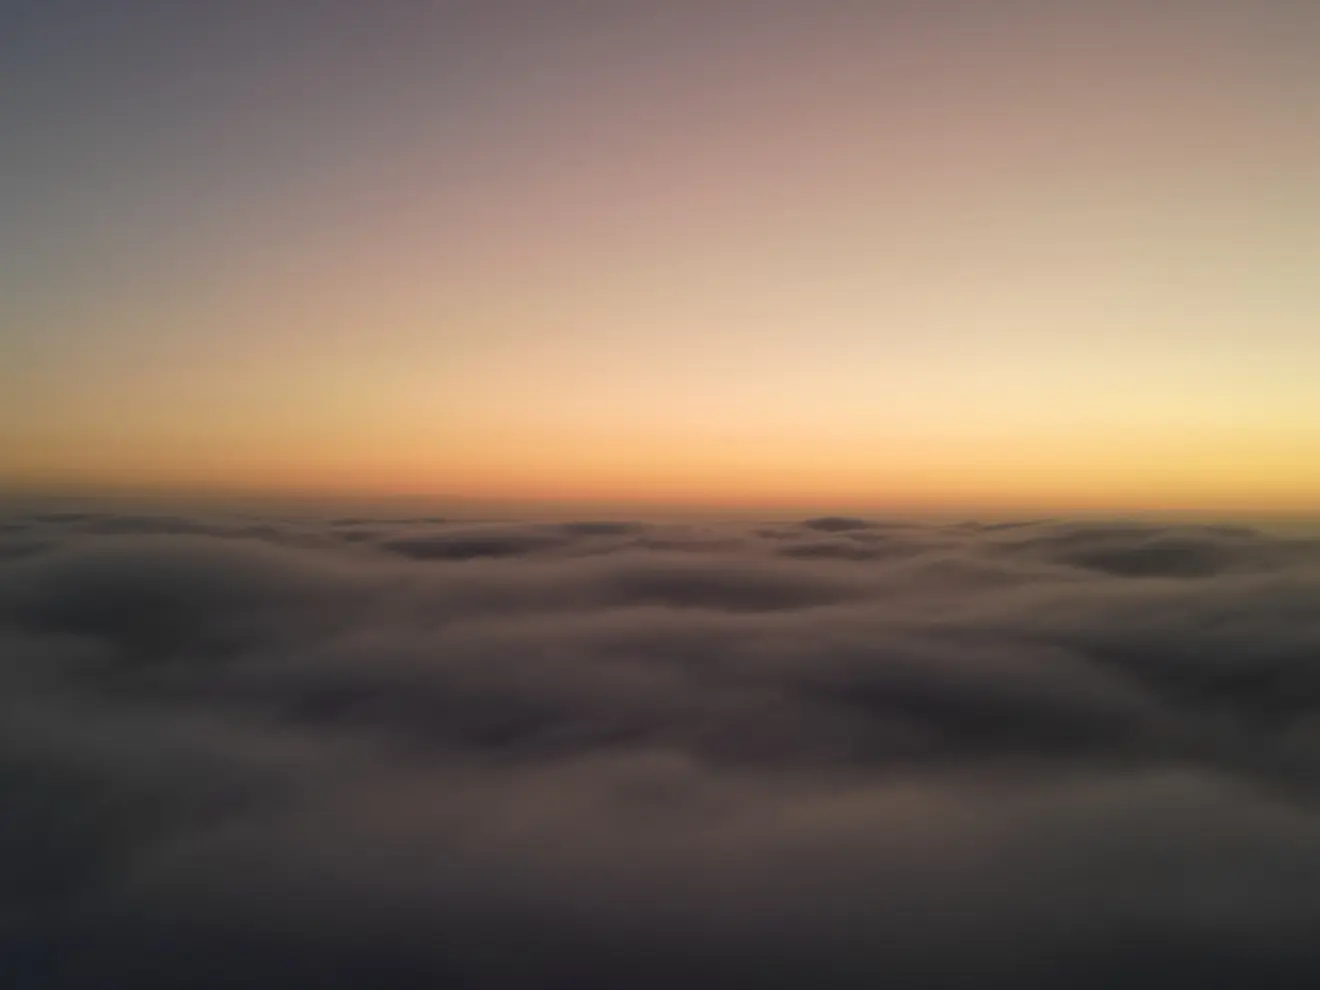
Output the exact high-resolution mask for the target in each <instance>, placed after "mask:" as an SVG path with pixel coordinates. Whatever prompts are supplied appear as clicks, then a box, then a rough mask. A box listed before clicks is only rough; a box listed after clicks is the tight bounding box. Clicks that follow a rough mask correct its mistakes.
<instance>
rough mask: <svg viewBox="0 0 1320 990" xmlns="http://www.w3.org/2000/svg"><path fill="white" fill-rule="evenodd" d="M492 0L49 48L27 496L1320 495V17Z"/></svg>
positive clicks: (31, 218)
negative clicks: (1315, 40)
mask: <svg viewBox="0 0 1320 990" xmlns="http://www.w3.org/2000/svg"><path fill="white" fill-rule="evenodd" d="M258 6H260V5H258ZM423 6H425V5H423ZM449 6H450V5H446V4H438V5H435V11H434V12H428V13H417V14H416V15H414V16H412V17H411V18H410V17H403V16H401V15H399V14H397V12H390V11H385V10H381V11H377V12H374V13H372V14H371V15H370V16H367V15H366V14H362V15H358V14H352V13H344V14H343V15H342V18H341V19H336V18H334V17H329V16H327V17H326V18H324V19H321V20H317V21H316V22H315V23H311V22H307V23H306V24H304V23H303V22H302V21H301V20H300V19H298V18H294V20H295V22H296V24H295V25H294V26H295V27H296V28H297V29H298V30H301V31H305V36H303V35H299V36H298V38H297V39H296V41H297V43H296V44H295V43H293V42H292V41H290V43H289V46H288V48H287V50H285V49H284V48H281V47H279V46H276V47H277V48H278V49H279V50H278V51H272V52H270V53H265V52H264V50H262V51H255V50H249V48H245V47H244V46H243V45H242V44H239V43H238V42H233V41H231V42H226V41H224V40H223V39H224V37H240V36H244V35H243V34H242V32H241V31H238V30H237V28H235V32H236V33H234V34H228V33H226V32H219V33H218V34H217V38H216V40H214V41H213V42H207V43H205V44H201V45H200V47H199V50H198V52H197V58H196V59H195V60H194V64H192V65H191V67H190V69H189V72H188V73H181V75H180V77H179V79H177V80H171V79H154V80H147V82H150V83H151V85H150V86H146V83H145V82H144V79H143V77H142V74H141V73H140V72H139V71H138V69H137V66H139V65H144V64H156V63H153V62H151V60H150V58H148V57H147V56H151V55H152V53H155V54H156V55H159V54H160V52H159V51H157V48H160V50H161V51H173V50H176V49H177V47H178V45H177V44H176V41H177V39H172V38H170V37H166V36H163V35H162V36H160V37H157V36H156V35H155V34H153V33H152V32H153V30H155V29H154V28H153V27H152V26H151V25H150V24H147V23H145V22H144V23H142V24H127V23H126V24H125V25H123V26H121V28H120V30H122V32H123V37H120V38H112V39H110V40H108V41H106V42H105V44H102V43H101V41H99V40H98V41H97V46H99V47H97V46H93V48H91V49H89V50H88V51H87V52H85V53H83V54H84V55H86V58H85V59H84V60H83V62H79V63H78V64H80V65H84V68H85V72H86V74H87V75H86V77H85V78H84V77H83V76H79V77H78V79H76V80H74V81H73V82H70V81H69V80H67V79H65V78H64V77H63V76H60V75H59V73H58V72H56V71H55V70H54V69H52V68H50V65H53V64H55V63H54V62H51V63H50V65H47V63H46V62H42V63H40V64H37V63H34V64H33V66H31V67H30V71H31V72H34V73H36V74H37V76H39V77H40V78H34V79H33V80H32V87H31V92H32V93H33V94H36V95H34V96H32V97H31V100H32V105H31V106H30V107H28V110H27V116H25V117H23V119H22V120H20V121H17V124H18V125H21V126H18V127H17V128H16V129H15V130H16V134H18V138H16V147H19V148H21V150H22V151H23V152H24V157H23V158H22V162H20V163H19V164H20V166H21V167H18V168H17V170H16V171H15V173H14V175H15V177H14V178H12V179H7V180H5V181H6V182H10V183H12V184H11V185H7V186H6V187H5V192H6V193H7V195H9V196H10V197H12V200H13V202H15V203H17V204H20V205H21V207H22V208H21V209H20V210H19V212H18V213H17V214H16V216H18V217H19V220H20V223H19V224H18V225H17V226H14V227H11V228H10V229H9V230H7V231H5V232H0V240H4V239H12V243H9V242H8V240H6V241H5V243H4V244H3V245H0V246H4V247H9V248H12V249H13V253H14V256H15V257H21V258H23V259H25V261H24V265H23V266H20V267H21V270H20V271H19V272H18V278H17V279H16V280H15V283H16V291H14V292H12V293H7V294H6V297H7V298H6V302H5V314H4V315H5V321H4V323H3V325H2V326H0V490H2V489H6V488H8V489H21V490H25V491H30V490H38V489H46V490H52V491H55V490H65V489H70V488H76V489H78V490H85V491H95V490H116V491H118V490H141V491H148V490H178V491H214V492H225V491H251V492H265V493H294V492H298V493H311V494H321V495H378V496H390V495H399V494H418V495H421V494H429V493H436V494H440V495H453V496H468V497H481V498H498V499H520V500H537V499H559V500H565V499H569V500H571V499H579V500H613V501H620V502H638V503H674V504H680V503H682V504H691V503H701V502H704V503H710V504H729V505H733V504H737V505H798V504H815V505H828V504H841V505H842V504H847V505H874V506H877V507H885V506H904V507H914V508H920V507H923V506H924V507H936V506H965V507H967V508H969V509H974V508H978V507H983V506H1004V507H1013V506H1022V507H1044V508H1058V509H1066V508H1071V507H1079V508H1080V507H1085V508H1104V507H1113V508H1116V509H1120V508H1122V509H1126V508H1160V507H1180V508H1215V507H1232V508H1247V509H1253V510H1254V509H1261V510H1271V509H1289V510H1292V509H1297V510H1301V509H1305V508H1308V507H1312V508H1313V507H1316V506H1320V467H1318V466H1317V465H1320V387H1318V386H1317V384H1316V383H1317V381H1320V330H1317V328H1318V327H1320V294H1317V292H1316V289H1315V278H1314V272H1315V271H1316V270H1317V266H1320V193H1318V192H1317V190H1318V189H1320V186H1317V184H1316V182H1315V177H1316V175H1318V174H1320V139H1318V138H1317V135H1320V59H1316V58H1314V57H1312V56H1313V54H1314V53H1313V52H1312V51H1310V50H1309V49H1308V46H1306V45H1304V44H1299V43H1298V41H1299V40H1300V39H1303V38H1306V37H1308V36H1309V37H1320V33H1316V32H1320V16H1318V15H1317V11H1320V7H1315V5H1301V4H1294V3H1287V2H1283V0H1259V2H1254V3H1247V2H1245V0H1243V2H1242V3H1236V2H1233V3H1225V4H1215V5H1206V4H1201V3H1194V2H1187V0H1170V2H1169V3H1168V4H1161V5H1153V6H1152V5H1132V4H1127V3H1123V2H1108V0H1106V2H1104V3H1101V2H1099V0H1096V2H1094V3H1090V2H1088V3H1079V4H1070V5H1054V6H1051V5H1044V6H1042V5H1038V4H1025V3H1018V2H1016V0H1008V2H1005V3H1002V4H987V5H984V7H976V5H971V6H970V7H969V6H968V5H961V4H951V5H947V9H945V7H946V5H944V4H942V3H941V2H939V0H936V2H934V3H931V4H920V5H916V6H915V7H913V8H911V9H909V6H907V5H903V4H890V3H888V2H877V3H875V4H858V5H840V6H838V7H837V9H836V8H835V7H834V6H830V7H829V10H828V11H826V10H822V9H821V6H820V5H816V4H806V3H804V4H799V5H793V4H785V5H777V4H775V5H764V4H752V5H741V4H739V3H736V2H735V3H731V4H727V5H726V4H722V3H700V4H698V3H695V2H694V3H687V2H685V0H678V2H675V3H672V4H670V3H665V4H657V5H652V7H651V8H648V9H647V10H643V9H642V7H645V6H646V5H638V6H637V7H636V9H634V5H632V4H622V5H617V7H615V6H611V7H610V9H611V10H612V11H613V13H609V14H608V15H607V14H600V15H599V16H597V15H591V16H588V15H587V14H574V13H572V12H570V11H566V12H564V13H563V14H562V16H557V17H544V16H535V15H536V11H537V10H540V9H542V8H540V7H537V6H535V5H524V4H521V3H514V4H512V5H509V7H508V10H507V11H505V12H503V13H497V12H494V11H490V12H475V13H471V14H470V15H469V16H467V17H466V18H459V19H458V20H456V21H454V22H453V23H450V21H449V20H447V19H446V18H447V17H449V16H450V15H449V14H447V13H446V12H445V11H446V10H447V9H448V8H449ZM460 6H463V5H460ZM473 6H480V5H473ZM499 6H503V5H499ZM827 6H828V5H827ZM366 7H372V8H374V7H375V5H364V8H363V9H364V10H365V9H366ZM972 8H975V9H972ZM1211 8H1213V9H1211ZM1312 8H1314V9H1312ZM234 16H240V15H234ZM263 16H264V15H261V14H260V13H254V12H248V13H244V14H242V15H241V17H240V20H242V18H254V20H253V22H252V23H251V24H248V23H247V21H245V20H243V21H242V24H241V25H239V26H242V25H247V28H250V29H251V34H250V35H247V37H262V36H264V35H263V28H264V23H263V22H262V20H261V18H262V17H263ZM359 17H361V18H363V19H361V20H359V19H358V18H359ZM341 20H342V23H341ZM153 23H154V22H153ZM286 27H287V25H286ZM162 30H163V29H162ZM1308 32H1311V33H1310V34H1308ZM295 33H297V32H296V31H295ZM84 40H86V39H84ZM111 41H114V42H115V44H111V43H110V42H111ZM77 42H78V40H77V39H70V40H68V41H67V43H68V44H69V45H75V43H77ZM88 43H89V44H90V42H88ZM116 45H117V46H118V47H116ZM207 45H213V47H207ZM227 46H231V47H227ZM139 49H141V51H139ZM121 50H122V51H123V52H125V53H127V55H125V58H124V60H123V64H122V65H120V64H118V63H116V62H115V61H114V59H113V58H111V57H110V56H109V55H104V53H105V52H115V51H121ZM61 51H63V49H61ZM267 54H269V55H270V56H271V57H270V59H268V60H267V61H263V60H262V59H263V58H264V57H265V55H267ZM76 55H77V52H76V51H75V52H74V53H73V54H72V55H69V61H70V64H73V63H74V62H76V61H77V59H76V58H75V56H76ZM103 55H104V57H102V56H103ZM128 55H132V56H133V58H129V57H127V56H128ZM259 56H260V57H259ZM98 59H100V60H99V61H98ZM61 64H63V63H61ZM162 64H163V63H162ZM162 71H163V70H162ZM48 77H49V78H48ZM171 82H175V83H177V86H172V85H170V83H171ZM144 86H146V88H144ZM62 87H63V88H62ZM158 92H169V93H171V94H173V95H172V96H171V100H156V99H155V94H156V93H158ZM88 100H90V101H92V104H93V105H92V107H91V110H88V109H85V108H83V107H84V103H86V102H87V101H88ZM43 101H44V102H43ZM98 101H100V102H98ZM171 101H173V102H171ZM25 106H26V104H25ZM80 108H83V109H80ZM92 111H95V112H94V113H92ZM89 113H90V114H91V116H88V114H89ZM6 256H7V257H8V256H9V255H8V254H7V255H6ZM27 259H30V260H27Z"/></svg>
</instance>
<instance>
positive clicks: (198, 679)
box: [0, 513, 1320, 990]
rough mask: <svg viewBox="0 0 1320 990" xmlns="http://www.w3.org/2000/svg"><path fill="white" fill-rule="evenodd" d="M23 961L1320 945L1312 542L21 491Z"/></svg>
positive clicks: (1305, 970) (212, 975) (550, 977)
mask: <svg viewBox="0 0 1320 990" xmlns="http://www.w3.org/2000/svg"><path fill="white" fill-rule="evenodd" d="M0 658H2V660H0V688H2V689H3V690H0V788H3V790H2V791H0V793H3V795H4V800H5V804H4V812H3V814H2V815H0V978H2V979H0V981H2V982H4V984H5V985H10V986H23V987H29V986H31V987H43V988H48V987H49V988H71V987H88V988H91V987H97V988H104V987H112V986H133V987H144V988H148V990H150V988H156V987H160V988H165V987H170V988H175V987H182V986H189V987H211V986H214V987H244V988H264V987H272V988H274V987H279V988H282V990H292V988H301V987H309V988H310V987H317V988H322V987H329V988H335V987H345V988H347V987H362V986H379V987H390V988H410V987H437V986H445V987H482V988H495V990H502V988H551V987H554V988H561V987H568V986H574V987H586V988H595V987H600V988H605V987H611V988H613V987H621V986H628V987H635V988H651V987H655V988H670V987H684V988H689V990H695V988H704V987H730V986H749V987H750V986H755V987H780V986H782V987H808V986H809V987H820V988H825V990H830V988H836V987H837V988H843V987H874V986H879V985H886V986H908V987H934V988H946V987H947V988H962V987H986V986H995V987H1013V988H1021V990H1034V988H1047V987H1049V988H1053V987H1059V986H1071V987H1083V988H1086V987H1096V988H1099V987H1113V986H1117V985H1126V986H1131V987H1152V988H1153V987H1160V988H1174V987H1184V986H1185V987H1198V988H1200V987H1206V986H1224V987H1229V986H1232V987H1240V986H1251V985H1256V986H1263V985H1268V986H1272V987H1274V986H1289V987H1291V986H1297V987H1303V986H1306V987H1310V986H1314V985H1315V984H1316V981H1317V980H1320V950H1317V949H1316V948H1315V946H1314V933H1315V931H1317V930H1320V806H1318V805H1317V798H1320V720H1318V719H1317V714H1320V545H1317V543H1315V542H1312V541H1309V540H1306V539H1300V538H1285V537H1282V536H1277V535H1269V534H1265V533H1260V532H1255V531H1252V530H1247V529H1242V528H1235V527H1207V526H1157V525H1143V524H1129V523H1122V524H1099V523H1085V524H1083V523H1070V522H1061V521H1028V522H1023V523H1020V524H1012V525H1005V524H999V523H995V524H960V525H935V524H917V523H905V524H897V523H886V522H884V521H880V520H861V519H847V518H822V519H813V520H807V521H804V522H800V523H794V522H777V523H764V524H758V525H742V524H737V525H735V524H709V525H678V524H648V523H643V522H636V523H617V522H597V521H593V520H583V521H579V522H575V523H568V524H552V523H525V524H511V523H466V522H457V521H450V522H446V521H445V520H442V519H434V518H415V519H406V520H402V519H401V520H392V519H387V518H382V519H368V518H352V519H336V520H330V521H324V522H316V521H307V520H301V521H291V520H279V519H238V518H220V517H216V518H192V517H187V518H185V517H168V518H166V517H154V516H137V517H128V516H110V515H101V514H96V513H45V514H32V515H25V516H18V515H11V516H10V517H7V518H6V519H5V520H4V521H3V527H2V528H0Z"/></svg>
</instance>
